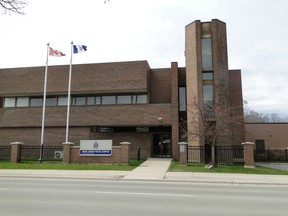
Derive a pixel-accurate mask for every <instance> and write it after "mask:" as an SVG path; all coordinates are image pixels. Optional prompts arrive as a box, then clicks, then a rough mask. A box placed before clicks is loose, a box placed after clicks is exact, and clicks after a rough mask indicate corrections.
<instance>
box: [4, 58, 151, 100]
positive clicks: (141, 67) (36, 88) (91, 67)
mask: <svg viewBox="0 0 288 216" xmlns="http://www.w3.org/2000/svg"><path fill="white" fill-rule="evenodd" d="M149 70H150V66H149V65H148V63H147V61H138V62H116V63H102V64H81V65H73V67H72V85H71V91H72V92H73V91H78V92H79V93H81V92H85V93H99V92H101V93H103V92H117V93H118V92H131V91H135V92H139V91H140V92H141V91H147V89H148V84H147V77H148V72H149ZM44 72H45V67H29V68H9V69H0V77H1V79H0V96H3V95H4V96H8V95H12V96H13V95H16V96H20V95H28V96H29V95H32V94H35V95H42V94H43V86H44V85H43V83H44ZM68 75H69V65H62V66H49V68H48V83H47V94H48V95H49V94H67V88H68Z"/></svg>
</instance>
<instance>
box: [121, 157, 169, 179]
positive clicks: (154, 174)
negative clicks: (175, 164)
mask: <svg viewBox="0 0 288 216" xmlns="http://www.w3.org/2000/svg"><path fill="white" fill-rule="evenodd" d="M171 161H172V159H171V158H149V159H147V160H146V161H145V162H143V163H142V164H141V165H140V166H138V167H137V168H135V169H134V170H133V171H132V172H130V173H129V174H128V175H126V176H125V177H124V178H123V179H135V180H145V179H146V180H147V179H149V180H161V179H164V178H165V175H166V172H167V171H168V169H169V166H170V164H171Z"/></svg>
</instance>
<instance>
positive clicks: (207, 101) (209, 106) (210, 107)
mask: <svg viewBox="0 0 288 216" xmlns="http://www.w3.org/2000/svg"><path fill="white" fill-rule="evenodd" d="M213 95H214V94H213V85H203V100H204V113H205V116H206V118H213V117H214V102H213V100H214V97H213Z"/></svg>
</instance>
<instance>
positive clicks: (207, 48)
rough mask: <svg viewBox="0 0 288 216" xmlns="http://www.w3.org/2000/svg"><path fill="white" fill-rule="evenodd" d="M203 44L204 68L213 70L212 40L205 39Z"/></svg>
mask: <svg viewBox="0 0 288 216" xmlns="http://www.w3.org/2000/svg"><path fill="white" fill-rule="evenodd" d="M201 42H202V68H212V67H213V66H212V43H211V38H204V39H202V40H201Z"/></svg>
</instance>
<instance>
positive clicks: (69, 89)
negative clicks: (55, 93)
mask: <svg viewBox="0 0 288 216" xmlns="http://www.w3.org/2000/svg"><path fill="white" fill-rule="evenodd" d="M72 56H73V41H72V42H71V59H70V68H69V81H68V101H67V119H66V139H65V142H66V143H67V142H68V136H69V116H70V104H71V102H70V98H71V96H70V95H71V75H72Z"/></svg>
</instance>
